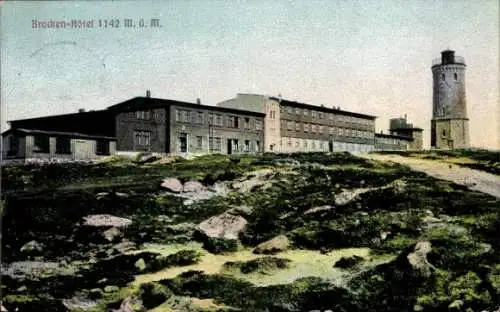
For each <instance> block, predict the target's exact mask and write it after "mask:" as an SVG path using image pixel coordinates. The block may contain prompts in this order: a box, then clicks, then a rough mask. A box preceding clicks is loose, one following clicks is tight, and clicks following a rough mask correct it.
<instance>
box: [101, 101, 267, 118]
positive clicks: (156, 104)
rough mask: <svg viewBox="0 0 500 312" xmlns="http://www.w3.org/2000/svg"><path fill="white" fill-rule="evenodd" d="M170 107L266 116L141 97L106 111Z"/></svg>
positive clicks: (231, 109) (113, 106) (110, 107)
mask: <svg viewBox="0 0 500 312" xmlns="http://www.w3.org/2000/svg"><path fill="white" fill-rule="evenodd" d="M171 105H175V106H183V107H190V108H198V109H205V110H212V111H219V112H227V113H233V114H243V115H251V116H258V117H265V116H266V114H264V113H261V112H252V111H247V110H241V109H234V108H225V107H219V106H211V105H203V104H196V103H189V102H181V101H176V100H166V99H158V98H151V97H142V96H140V97H135V98H132V99H129V100H127V101H124V102H121V103H118V104H115V105H112V106H109V107H108V110H117V111H130V110H137V109H147V108H161V107H168V106H171Z"/></svg>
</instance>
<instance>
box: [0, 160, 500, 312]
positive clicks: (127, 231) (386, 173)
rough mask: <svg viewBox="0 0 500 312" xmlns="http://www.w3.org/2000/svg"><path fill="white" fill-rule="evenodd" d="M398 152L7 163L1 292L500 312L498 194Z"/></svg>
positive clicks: (124, 302) (53, 301)
mask: <svg viewBox="0 0 500 312" xmlns="http://www.w3.org/2000/svg"><path fill="white" fill-rule="evenodd" d="M374 157H376V156H374ZM392 160H394V159H392ZM392 160H391V161H386V159H378V160H377V159H374V158H364V157H355V156H353V155H350V154H347V153H334V154H323V153H309V154H293V155H264V156H263V157H259V158H253V157H244V158H238V159H231V158H227V157H224V156H206V157H201V158H196V159H193V160H184V159H180V158H165V159H151V158H149V157H145V158H143V159H138V160H137V161H135V162H131V161H127V160H123V159H119V158H110V159H108V160H107V161H105V162H102V163H99V164H54V165H29V166H23V167H19V166H18V167H9V168H3V171H2V188H3V190H4V195H3V197H4V198H3V217H2V223H3V224H2V234H3V237H2V258H3V265H2V285H1V287H2V288H1V290H2V304H3V306H4V308H5V309H6V310H8V311H72V312H77V311H94V312H98V311H119V312H129V311H156V312H158V311H327V310H331V311H496V309H498V304H500V292H499V291H500V261H499V260H500V253H499V250H500V232H499V225H500V215H499V213H498V209H499V208H500V200H499V199H498V197H495V196H492V195H495V194H487V193H488V192H480V191H479V190H474V189H473V188H474V185H467V184H461V183H459V181H454V182H453V180H452V181H447V180H446V179H448V178H449V177H447V176H439V178H440V179H437V178H436V177H433V176H432V174H431V175H427V174H425V173H423V172H419V171H418V170H417V171H414V170H412V168H411V167H409V166H406V165H402V164H401V163H397V162H394V161H392ZM424 171H425V170H424ZM480 190H481V191H484V190H482V189H480Z"/></svg>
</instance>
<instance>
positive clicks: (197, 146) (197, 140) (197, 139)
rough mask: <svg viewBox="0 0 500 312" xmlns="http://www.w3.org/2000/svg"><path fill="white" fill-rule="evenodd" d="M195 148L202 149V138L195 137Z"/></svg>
mask: <svg viewBox="0 0 500 312" xmlns="http://www.w3.org/2000/svg"><path fill="white" fill-rule="evenodd" d="M196 148H197V149H200V150H201V149H203V137H202V136H197V137H196Z"/></svg>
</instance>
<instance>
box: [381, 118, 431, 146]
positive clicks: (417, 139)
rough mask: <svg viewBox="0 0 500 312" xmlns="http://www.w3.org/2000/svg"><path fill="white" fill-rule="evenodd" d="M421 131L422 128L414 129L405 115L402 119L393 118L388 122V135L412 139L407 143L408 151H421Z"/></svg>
mask: <svg viewBox="0 0 500 312" xmlns="http://www.w3.org/2000/svg"><path fill="white" fill-rule="evenodd" d="M423 131H424V130H423V129H422V128H417V127H414V126H413V124H411V123H408V121H407V119H406V115H405V116H404V118H393V119H391V120H390V121H389V132H390V134H393V135H397V136H401V137H409V138H412V140H411V141H410V142H409V143H408V150H414V151H418V150H422V149H423V135H422V132H423Z"/></svg>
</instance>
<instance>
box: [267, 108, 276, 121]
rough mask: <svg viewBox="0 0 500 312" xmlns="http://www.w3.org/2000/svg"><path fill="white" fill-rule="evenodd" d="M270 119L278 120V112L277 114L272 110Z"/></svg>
mask: <svg viewBox="0 0 500 312" xmlns="http://www.w3.org/2000/svg"><path fill="white" fill-rule="evenodd" d="M269 118H271V119H276V112H275V111H273V110H272V111H270V112H269Z"/></svg>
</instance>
